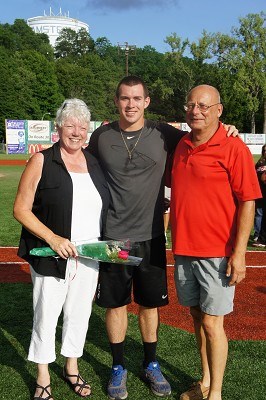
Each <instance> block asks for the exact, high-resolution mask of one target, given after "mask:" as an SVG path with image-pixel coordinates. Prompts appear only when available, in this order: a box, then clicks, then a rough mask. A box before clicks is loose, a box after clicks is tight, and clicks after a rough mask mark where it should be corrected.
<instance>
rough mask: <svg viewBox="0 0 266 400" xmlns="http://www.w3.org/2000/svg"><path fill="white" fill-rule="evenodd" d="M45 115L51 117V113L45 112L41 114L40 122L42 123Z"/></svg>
mask: <svg viewBox="0 0 266 400" xmlns="http://www.w3.org/2000/svg"><path fill="white" fill-rule="evenodd" d="M45 115H51V113H49V112H45V113H44V114H43V116H42V121H43V119H44V117H45Z"/></svg>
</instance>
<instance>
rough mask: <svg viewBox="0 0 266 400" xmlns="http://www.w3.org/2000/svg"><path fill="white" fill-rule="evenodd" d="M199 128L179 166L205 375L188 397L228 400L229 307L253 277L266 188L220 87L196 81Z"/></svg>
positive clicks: (178, 235)
mask: <svg viewBox="0 0 266 400" xmlns="http://www.w3.org/2000/svg"><path fill="white" fill-rule="evenodd" d="M185 110H186V120H187V123H188V125H189V126H190V128H191V129H192V130H191V132H190V133H189V134H187V135H186V136H184V137H183V138H182V139H181V141H180V142H179V144H178V146H177V148H176V151H175V156H174V161H173V169H172V185H171V186H172V192H171V193H172V199H171V226H172V241H173V253H174V254H175V283H176V289H177V294H178V298H179V301H180V303H181V304H182V305H184V306H189V307H190V312H191V315H192V317H193V321H194V327H195V335H196V339H197V343H198V347H199V351H200V356H201V365H202V379H201V380H200V381H199V382H197V383H196V384H193V386H192V387H191V388H190V389H189V390H188V391H187V392H185V393H183V394H182V395H181V397H180V399H181V400H189V399H191V400H192V399H193V400H200V399H209V400H221V399H222V397H221V391H222V381H223V375H224V369H225V365H226V360H227V351H228V343H227V338H226V334H225V331H224V327H223V323H224V315H226V314H228V313H230V312H231V311H232V310H233V298H234V290H235V285H236V284H238V283H239V282H241V281H242V279H244V277H245V270H246V267H245V251H246V246H247V242H248V238H249V235H250V231H251V228H252V225H253V219H254V199H256V198H258V197H260V196H261V193H260V189H259V186H258V182H257V177H256V173H255V169H254V164H253V159H252V155H251V154H250V151H249V149H248V147H247V146H246V145H245V144H244V143H243V142H242V141H241V139H239V138H236V139H233V138H231V137H227V136H226V131H225V129H224V127H223V125H222V124H221V123H220V122H219V118H220V116H221V114H222V111H223V106H222V104H221V100H220V95H219V92H218V91H217V89H216V88H214V87H212V86H208V85H200V86H197V87H195V88H193V89H192V90H191V91H190V92H189V94H188V97H187V103H186V105H185Z"/></svg>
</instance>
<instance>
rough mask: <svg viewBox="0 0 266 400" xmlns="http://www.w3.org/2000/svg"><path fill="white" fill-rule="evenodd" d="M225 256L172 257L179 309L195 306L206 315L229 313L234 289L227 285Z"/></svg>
mask: <svg viewBox="0 0 266 400" xmlns="http://www.w3.org/2000/svg"><path fill="white" fill-rule="evenodd" d="M227 261H228V259H227V258H226V257H216V258H202V257H189V256H179V255H175V285H176V291H177V297H178V300H179V302H180V304H182V305H183V306H189V307H195V306H199V307H200V309H201V310H202V311H203V312H204V313H206V314H209V315H217V316H218V315H226V314H229V313H230V312H232V311H233V305H234V293H235V286H229V282H230V277H227V276H226V267H227Z"/></svg>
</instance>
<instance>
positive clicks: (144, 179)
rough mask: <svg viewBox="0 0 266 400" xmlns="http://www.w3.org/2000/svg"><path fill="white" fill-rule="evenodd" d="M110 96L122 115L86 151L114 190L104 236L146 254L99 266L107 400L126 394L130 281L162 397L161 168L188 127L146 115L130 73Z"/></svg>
mask: <svg viewBox="0 0 266 400" xmlns="http://www.w3.org/2000/svg"><path fill="white" fill-rule="evenodd" d="M115 103H116V106H117V108H118V111H119V121H115V122H113V123H110V124H109V125H106V126H102V127H100V128H98V129H97V130H96V131H94V132H93V134H92V136H91V139H90V143H89V146H88V150H89V151H90V152H91V153H92V154H94V155H95V156H96V157H97V158H98V159H99V160H100V162H101V164H102V167H103V170H104V171H105V172H106V176H107V182H108V185H109V189H110V192H111V206H110V208H109V211H108V217H107V224H106V227H105V235H106V238H110V239H130V240H131V241H132V242H134V243H135V249H134V253H132V254H133V255H135V256H138V257H142V258H143V261H142V263H141V265H140V266H139V267H130V266H128V267H126V266H124V265H123V266H121V265H116V264H109V265H106V264H105V265H102V266H101V267H100V275H99V284H98V289H97V293H96V302H97V304H98V305H99V306H101V307H105V308H107V311H106V327H107V333H108V338H109V341H110V347H111V352H112V356H113V366H112V371H111V378H110V381H109V384H108V389H107V391H108V396H109V398H110V399H126V397H127V388H126V379H127V370H126V369H125V362H124V341H125V335H126V331H127V323H128V322H127V304H129V303H130V302H131V291H132V286H133V294H134V301H135V302H136V303H137V304H138V305H139V327H140V332H141V336H142V341H143V348H144V361H143V378H144V379H145V380H146V381H147V382H148V383H149V384H150V387H151V390H152V392H153V393H154V394H155V395H158V396H167V395H169V394H170V393H171V387H170V385H169V383H168V382H167V380H166V379H165V378H164V376H163V374H162V372H161V370H160V366H159V363H158V362H157V360H156V346H157V334H158V328H159V311H158V307H161V306H164V305H167V304H168V293H167V281H166V251H165V236H164V223H163V211H164V170H165V163H166V157H167V153H168V152H169V153H172V152H173V151H174V149H175V147H176V145H177V143H178V142H179V140H180V139H181V137H182V136H183V135H184V134H185V132H182V131H179V130H177V129H175V128H174V127H172V126H170V125H168V124H165V123H158V122H153V121H149V120H145V118H144V111H145V109H146V108H147V107H148V106H149V104H150V98H149V94H148V89H147V87H146V85H145V83H144V82H143V81H142V79H140V78H138V77H135V76H128V77H126V78H124V79H122V80H121V81H120V83H119V84H118V87H117V91H116V97H115Z"/></svg>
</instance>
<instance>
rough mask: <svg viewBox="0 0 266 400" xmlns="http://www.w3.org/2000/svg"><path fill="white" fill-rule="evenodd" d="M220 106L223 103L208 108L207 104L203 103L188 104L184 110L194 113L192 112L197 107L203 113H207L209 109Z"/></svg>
mask: <svg viewBox="0 0 266 400" xmlns="http://www.w3.org/2000/svg"><path fill="white" fill-rule="evenodd" d="M218 104H221V103H215V104H211V105H210V106H207V105H206V104H202V103H200V104H196V103H187V104H185V105H184V110H185V111H192V110H194V108H195V107H198V109H199V110H200V111H201V112H207V111H208V109H209V108H211V107H213V106H217V105H218Z"/></svg>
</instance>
